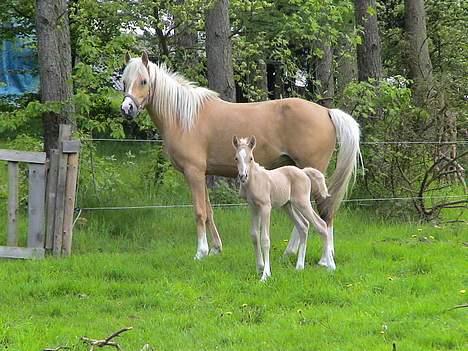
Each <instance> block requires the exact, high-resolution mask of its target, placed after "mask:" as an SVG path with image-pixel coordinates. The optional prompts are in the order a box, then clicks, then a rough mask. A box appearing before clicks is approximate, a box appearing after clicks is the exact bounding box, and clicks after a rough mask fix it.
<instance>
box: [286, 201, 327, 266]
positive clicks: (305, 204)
mask: <svg viewBox="0 0 468 351" xmlns="http://www.w3.org/2000/svg"><path fill="white" fill-rule="evenodd" d="M294 207H296V208H297V209H298V210H299V212H300V213H301V214H302V215H303V216H304V217H305V218H307V220H308V221H309V223H310V224H312V225H313V226H314V227H315V229H316V230H317V231H318V232H319V234H320V236H321V238H322V241H323V254H322V258H321V259H320V261H319V264H320V265H322V266H325V267H327V268H328V269H331V270H335V269H336V265H335V261H334V259H333V253H332V247H333V243H332V241H331V240H330V236H329V235H328V229H327V223H326V222H325V221H324V220H323V219H322V218H320V216H319V215H318V214H317V213H316V212H315V211H314V209H313V208H312V205H311V204H310V202H309V200H308V199H307V200H304V201H298V202H297V203H295V204H294Z"/></svg>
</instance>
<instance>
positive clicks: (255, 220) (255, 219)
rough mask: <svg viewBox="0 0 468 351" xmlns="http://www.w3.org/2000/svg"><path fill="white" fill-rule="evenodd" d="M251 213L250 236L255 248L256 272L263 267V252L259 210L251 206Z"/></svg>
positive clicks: (261, 270) (259, 271)
mask: <svg viewBox="0 0 468 351" xmlns="http://www.w3.org/2000/svg"><path fill="white" fill-rule="evenodd" d="M251 213H252V227H251V231H250V234H251V237H252V243H253V246H254V250H255V257H256V260H257V273H263V269H264V267H265V264H264V263H263V254H262V247H261V242H260V227H261V226H260V224H261V223H260V222H261V218H260V212H259V210H258V209H257V208H254V207H251Z"/></svg>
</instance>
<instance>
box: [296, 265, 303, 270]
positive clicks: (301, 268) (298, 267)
mask: <svg viewBox="0 0 468 351" xmlns="http://www.w3.org/2000/svg"><path fill="white" fill-rule="evenodd" d="M303 270H304V265H302V264H301V265H298V266H296V271H303Z"/></svg>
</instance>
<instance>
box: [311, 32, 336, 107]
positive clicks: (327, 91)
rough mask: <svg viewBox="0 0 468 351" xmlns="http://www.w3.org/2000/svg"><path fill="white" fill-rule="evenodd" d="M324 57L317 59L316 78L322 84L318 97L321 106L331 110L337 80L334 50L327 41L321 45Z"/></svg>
mask: <svg viewBox="0 0 468 351" xmlns="http://www.w3.org/2000/svg"><path fill="white" fill-rule="evenodd" d="M319 47H320V49H322V51H323V56H322V57H321V58H320V59H317V67H316V73H315V74H316V78H317V80H318V81H319V82H320V87H319V89H318V95H319V96H320V99H319V102H320V104H321V105H323V106H325V107H328V108H331V107H332V105H333V97H334V96H335V80H334V76H333V49H332V48H331V47H330V45H329V43H327V42H326V41H321V42H320V43H319Z"/></svg>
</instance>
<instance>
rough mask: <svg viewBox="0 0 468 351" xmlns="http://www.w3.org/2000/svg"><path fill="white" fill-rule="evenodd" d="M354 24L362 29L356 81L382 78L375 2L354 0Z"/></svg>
mask: <svg viewBox="0 0 468 351" xmlns="http://www.w3.org/2000/svg"><path fill="white" fill-rule="evenodd" d="M354 4H355V16H356V24H357V25H358V26H360V27H362V28H363V34H362V44H360V45H358V47H357V60H358V79H359V80H360V81H366V80H368V79H369V78H374V79H381V78H382V75H383V74H382V59H381V54H380V36H379V27H378V23H377V16H374V15H372V14H371V13H372V11H377V10H376V0H354Z"/></svg>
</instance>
